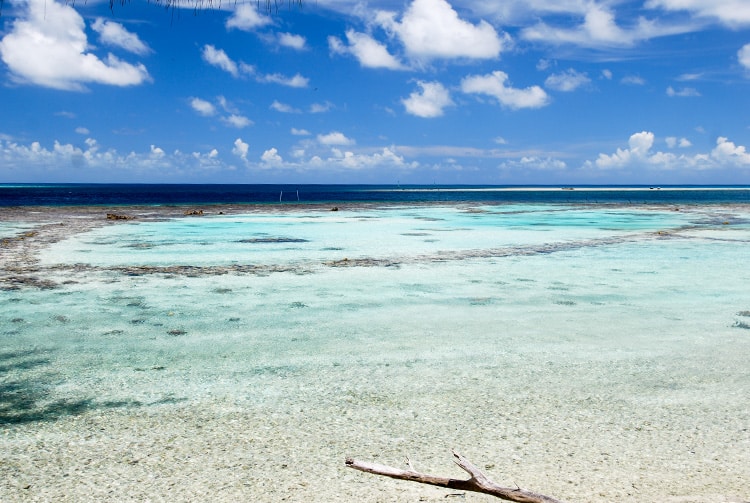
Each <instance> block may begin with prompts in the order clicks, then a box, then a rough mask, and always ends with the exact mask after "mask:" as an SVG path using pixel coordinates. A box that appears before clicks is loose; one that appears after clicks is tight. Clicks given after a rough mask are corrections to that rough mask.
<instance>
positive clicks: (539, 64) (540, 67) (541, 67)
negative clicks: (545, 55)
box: [536, 59, 552, 72]
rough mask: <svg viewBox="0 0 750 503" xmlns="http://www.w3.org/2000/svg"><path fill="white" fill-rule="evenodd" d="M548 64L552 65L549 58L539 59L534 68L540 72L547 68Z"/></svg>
mask: <svg viewBox="0 0 750 503" xmlns="http://www.w3.org/2000/svg"><path fill="white" fill-rule="evenodd" d="M550 66H552V63H551V62H550V60H548V59H540V60H539V62H537V64H536V69H537V70H539V71H540V72H543V71H545V70H547V69H549V67H550Z"/></svg>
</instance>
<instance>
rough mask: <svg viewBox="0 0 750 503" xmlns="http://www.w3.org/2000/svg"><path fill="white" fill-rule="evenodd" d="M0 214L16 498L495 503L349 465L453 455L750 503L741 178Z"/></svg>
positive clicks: (650, 493)
mask: <svg viewBox="0 0 750 503" xmlns="http://www.w3.org/2000/svg"><path fill="white" fill-rule="evenodd" d="M0 205H2V206H3V208H2V209H1V210H0V266H1V267H0V501H239V500H249V501H259V502H276V501H307V502H309V501H320V502H324V501H325V502H330V501H362V502H380V501H395V502H402V501H403V502H407V501H409V502H411V501H445V498H446V497H449V496H450V497H459V496H460V497H461V499H462V501H488V499H487V498H486V497H483V496H481V495H474V494H472V493H463V492H462V491H455V490H447V489H441V488H433V487H428V486H422V485H419V484H416V483H413V482H404V481H396V480H391V479H386V478H381V477H375V476H372V475H368V474H363V473H360V472H356V471H354V470H351V469H349V468H347V467H346V466H345V464H344V460H345V458H346V457H347V456H352V457H355V458H357V459H360V460H365V461H375V462H378V463H381V464H386V465H392V466H397V467H402V468H406V465H405V464H404V458H406V457H408V458H409V459H410V461H411V463H412V464H413V465H414V467H415V468H416V469H417V470H419V471H422V472H427V473H431V474H435V475H442V476H451V477H456V478H460V477H462V476H463V475H464V474H462V472H461V471H460V470H458V469H457V468H455V467H454V466H452V463H451V449H456V450H457V451H458V452H460V453H461V454H463V455H464V456H466V457H467V458H469V459H470V460H471V461H473V462H474V463H475V464H477V466H479V467H480V468H481V469H482V470H483V471H484V472H485V473H486V474H487V475H488V476H489V477H490V478H491V479H493V480H495V481H496V482H498V483H501V484H503V485H506V486H508V487H516V484H517V485H518V486H520V487H523V488H524V489H529V490H533V491H536V492H540V493H544V494H548V495H550V496H554V497H556V498H559V499H561V500H563V501H578V502H595V501H596V502H605V501H618V502H633V503H635V502H644V501H654V502H657V501H658V502H664V501H670V502H684V503H688V502H691V503H692V502H706V503H708V502H712V503H714V502H717V501H723V502H742V501H747V500H748V499H750V493H749V492H748V487H749V486H748V483H747V481H748V480H750V399H749V398H748V397H750V371H748V366H747V358H748V355H750V288H748V284H750V266H748V260H747V258H748V249H749V248H748V245H750V189H748V188H746V187H615V188H610V187H525V188H520V187H433V186H425V187H393V186H391V187H385V186H379V187H372V186H305V185H301V186H292V185H290V186H215V185H209V186H189V185H183V186H157V185H128V186H121V185H117V186H106V185H44V186H38V185H33V186H32V185H24V186H9V185H2V186H0ZM107 214H110V215H117V216H118V217H120V218H118V219H115V218H107Z"/></svg>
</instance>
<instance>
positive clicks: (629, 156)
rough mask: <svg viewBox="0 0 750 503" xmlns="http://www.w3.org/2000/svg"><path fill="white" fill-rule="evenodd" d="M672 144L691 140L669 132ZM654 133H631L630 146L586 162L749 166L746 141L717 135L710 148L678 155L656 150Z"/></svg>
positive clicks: (682, 144) (606, 166) (609, 165)
mask: <svg viewBox="0 0 750 503" xmlns="http://www.w3.org/2000/svg"><path fill="white" fill-rule="evenodd" d="M665 142H666V144H667V146H668V147H669V148H674V147H681V148H688V147H691V146H692V144H691V143H690V141H689V140H687V139H686V138H680V139H679V140H678V139H677V138H676V137H673V136H670V137H667V138H665ZM653 146H654V133H652V132H649V131H641V132H640V133H635V134H633V135H632V136H631V137H630V140H629V142H628V148H626V149H619V148H618V149H617V151H616V152H614V153H613V154H609V155H608V154H599V157H598V158H597V159H596V160H595V161H594V162H593V163H592V162H586V163H585V166H588V167H592V166H596V167H598V168H601V169H621V168H630V167H636V168H640V167H651V168H656V169H677V168H679V169H697V170H705V169H721V168H731V167H741V168H745V167H750V153H748V152H747V149H746V148H745V146H743V145H736V144H735V143H734V142H732V141H729V139H727V138H725V137H722V136H720V137H718V138H717V139H716V146H715V147H714V148H713V149H712V150H711V151H710V152H704V153H696V154H693V155H684V154H683V155H675V154H673V153H670V152H661V151H657V152H654V151H653Z"/></svg>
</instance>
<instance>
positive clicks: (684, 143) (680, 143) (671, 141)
mask: <svg viewBox="0 0 750 503" xmlns="http://www.w3.org/2000/svg"><path fill="white" fill-rule="evenodd" d="M664 142H665V143H666V144H667V147H669V148H675V147H680V148H687V147H691V146H692V145H693V144H692V143H690V140H688V139H687V138H680V139H677V137H675V136H668V137H666V138H664Z"/></svg>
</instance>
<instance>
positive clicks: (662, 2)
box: [645, 0, 750, 28]
mask: <svg viewBox="0 0 750 503" xmlns="http://www.w3.org/2000/svg"><path fill="white" fill-rule="evenodd" d="M645 6H646V7H647V8H650V9H657V8H661V9H664V10H671V11H681V10H685V11H688V12H690V13H691V14H693V15H696V16H700V17H706V18H714V19H716V20H718V21H719V22H721V23H723V24H725V25H727V26H730V27H733V28H739V27H740V26H747V25H750V3H748V2H747V1H746V0H711V1H706V0H648V1H647V2H646V4H645Z"/></svg>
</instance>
